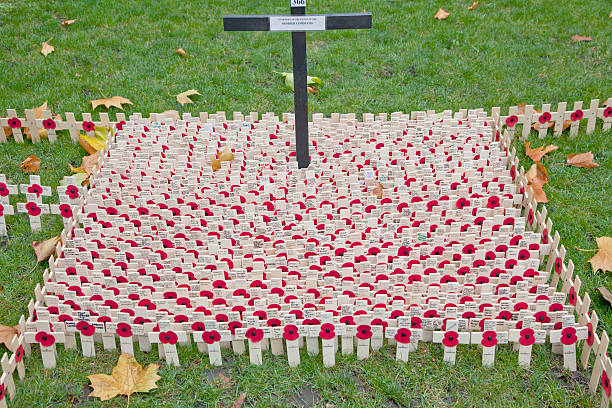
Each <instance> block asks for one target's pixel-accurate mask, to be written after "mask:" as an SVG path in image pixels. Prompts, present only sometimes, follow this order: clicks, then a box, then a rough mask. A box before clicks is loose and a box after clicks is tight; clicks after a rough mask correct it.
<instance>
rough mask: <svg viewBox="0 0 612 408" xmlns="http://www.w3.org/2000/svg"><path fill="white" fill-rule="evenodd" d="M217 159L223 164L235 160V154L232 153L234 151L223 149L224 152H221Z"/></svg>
mask: <svg viewBox="0 0 612 408" xmlns="http://www.w3.org/2000/svg"><path fill="white" fill-rule="evenodd" d="M217 158H218V159H219V160H221V161H222V162H223V161H232V160H234V153H232V151H231V150H230V149H229V148H227V147H226V148H225V149H223V151H222V152H220V153H219V154H218V155H217Z"/></svg>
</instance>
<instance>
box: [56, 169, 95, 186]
mask: <svg viewBox="0 0 612 408" xmlns="http://www.w3.org/2000/svg"><path fill="white" fill-rule="evenodd" d="M68 177H74V181H76V182H77V183H78V184H80V185H82V186H85V185H87V186H88V185H89V175H88V174H87V173H85V172H80V171H79V172H77V173H74V174H73V175H71V176H64V178H62V179H61V180H60V185H62V186H67V185H69V184H72V180H71V179H68Z"/></svg>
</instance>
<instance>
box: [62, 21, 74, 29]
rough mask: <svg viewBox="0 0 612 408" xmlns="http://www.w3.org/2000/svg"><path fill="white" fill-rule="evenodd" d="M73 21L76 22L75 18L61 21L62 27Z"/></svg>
mask: <svg viewBox="0 0 612 408" xmlns="http://www.w3.org/2000/svg"><path fill="white" fill-rule="evenodd" d="M75 22H76V19H73V20H64V21H62V27H67V26H69V25H70V24H74V23H75Z"/></svg>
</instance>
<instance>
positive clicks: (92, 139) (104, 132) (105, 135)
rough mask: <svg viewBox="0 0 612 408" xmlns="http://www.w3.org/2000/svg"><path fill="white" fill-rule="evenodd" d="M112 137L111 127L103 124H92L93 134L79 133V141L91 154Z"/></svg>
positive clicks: (104, 145)
mask: <svg viewBox="0 0 612 408" xmlns="http://www.w3.org/2000/svg"><path fill="white" fill-rule="evenodd" d="M112 137H113V131H112V129H109V128H107V127H104V126H94V135H93V136H89V135H87V134H83V133H79V143H80V145H81V146H82V147H83V149H85V151H86V152H87V153H89V154H93V153H95V152H97V151H99V150H102V149H104V147H106V142H107V141H108V139H110V138H112Z"/></svg>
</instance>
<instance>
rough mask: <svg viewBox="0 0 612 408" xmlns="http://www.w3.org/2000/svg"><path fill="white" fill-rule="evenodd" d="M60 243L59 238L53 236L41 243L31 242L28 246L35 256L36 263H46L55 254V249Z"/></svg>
mask: <svg viewBox="0 0 612 408" xmlns="http://www.w3.org/2000/svg"><path fill="white" fill-rule="evenodd" d="M59 242H60V237H58V236H55V237H52V238H49V239H47V240H44V241H43V242H38V241H32V243H31V244H30V246H31V247H32V249H33V250H34V253H35V254H36V261H37V262H41V261H46V260H47V259H49V257H50V256H51V255H52V254H53V252H55V247H56V246H57V244H58V243H59Z"/></svg>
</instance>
